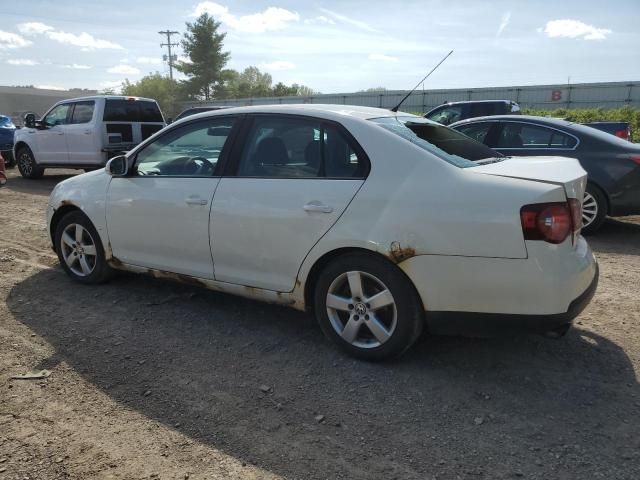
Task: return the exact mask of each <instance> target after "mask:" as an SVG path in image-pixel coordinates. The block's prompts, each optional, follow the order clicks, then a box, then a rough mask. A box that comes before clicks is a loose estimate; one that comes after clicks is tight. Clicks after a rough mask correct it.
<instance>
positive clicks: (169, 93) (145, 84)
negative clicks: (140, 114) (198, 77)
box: [122, 72, 186, 116]
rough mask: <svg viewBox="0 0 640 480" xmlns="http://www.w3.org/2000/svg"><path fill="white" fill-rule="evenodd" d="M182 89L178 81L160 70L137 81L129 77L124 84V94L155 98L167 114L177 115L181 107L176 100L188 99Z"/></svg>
mask: <svg viewBox="0 0 640 480" xmlns="http://www.w3.org/2000/svg"><path fill="white" fill-rule="evenodd" d="M182 90H183V89H182V88H181V86H180V85H179V84H178V82H176V81H175V80H171V79H170V78H169V77H165V76H164V75H162V74H160V72H156V73H150V74H149V75H146V76H144V77H142V78H141V79H140V80H138V81H137V82H135V83H131V82H129V80H128V79H127V80H125V81H124V83H123V84H122V94H123V95H130V96H132V97H148V98H153V99H154V100H156V101H157V102H158V103H159V104H160V108H161V109H162V111H163V112H164V114H165V115H167V116H175V115H176V113H178V112H177V110H178V108H177V107H179V106H178V105H177V104H176V102H179V101H181V100H186V95H185V94H184V93H183V91H182Z"/></svg>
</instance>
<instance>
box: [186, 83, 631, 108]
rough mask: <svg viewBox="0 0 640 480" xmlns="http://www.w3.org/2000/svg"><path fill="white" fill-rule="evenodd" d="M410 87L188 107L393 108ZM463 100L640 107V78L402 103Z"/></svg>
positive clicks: (442, 93) (421, 96) (469, 92)
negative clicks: (318, 105)
mask: <svg viewBox="0 0 640 480" xmlns="http://www.w3.org/2000/svg"><path fill="white" fill-rule="evenodd" d="M407 93H408V90H393V91H391V90H387V91H383V92H357V93H341V94H327V95H312V96H308V97H302V96H294V97H255V98H241V99H232V100H217V101H209V102H184V103H183V104H182V105H183V107H184V108H187V107H191V106H202V105H229V106H244V105H273V104H287V103H329V104H341V105H361V106H369V107H380V108H387V109H388V108H392V107H394V106H395V105H397V104H398V102H400V100H401V99H402V98H403V97H404V96H405V95H406V94H407ZM461 100H513V101H515V102H518V103H519V104H520V105H521V106H522V107H525V108H527V107H528V108H541V109H555V108H594V107H596V108H597V107H602V108H617V107H623V106H625V105H631V106H634V107H640V82H607V83H576V84H558V85H532V86H521V87H496V88H463V89H451V90H424V91H423V90H416V91H415V92H413V93H412V94H411V95H410V96H409V98H407V100H406V101H405V102H404V104H403V105H402V108H401V110H403V111H405V112H416V113H417V112H423V113H424V112H427V111H429V110H430V109H431V108H433V107H436V106H438V105H440V104H442V103H445V102H455V101H461Z"/></svg>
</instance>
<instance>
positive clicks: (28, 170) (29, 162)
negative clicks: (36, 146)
mask: <svg viewBox="0 0 640 480" xmlns="http://www.w3.org/2000/svg"><path fill="white" fill-rule="evenodd" d="M17 155H18V158H17V159H16V160H17V162H18V170H20V175H22V176H23V177H24V178H31V179H33V178H40V177H42V175H44V168H42V167H40V166H38V164H37V163H36V159H35V157H34V156H33V152H32V151H31V149H30V148H29V147H22V148H21V149H20V150H18V153H17Z"/></svg>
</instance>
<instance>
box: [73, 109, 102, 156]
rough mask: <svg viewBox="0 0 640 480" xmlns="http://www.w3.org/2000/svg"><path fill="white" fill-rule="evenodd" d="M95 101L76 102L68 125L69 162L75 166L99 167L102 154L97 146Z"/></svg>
mask: <svg viewBox="0 0 640 480" xmlns="http://www.w3.org/2000/svg"><path fill="white" fill-rule="evenodd" d="M95 103H96V102H95V101H94V100H85V101H81V102H74V103H73V105H72V110H71V113H70V115H69V123H68V125H66V127H65V129H66V131H65V135H66V139H67V148H68V151H69V162H70V163H72V164H74V165H99V164H101V163H102V152H101V151H100V147H99V145H97V144H96V135H95V133H94V132H95V129H96V123H95V119H94V118H93V117H94V111H95Z"/></svg>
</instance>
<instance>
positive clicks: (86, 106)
mask: <svg viewBox="0 0 640 480" xmlns="http://www.w3.org/2000/svg"><path fill="white" fill-rule="evenodd" d="M165 125H166V124H165V121H164V117H163V116H162V112H161V111H160V107H159V106H158V103H157V102H156V101H155V100H153V99H150V98H141V97H123V96H116V95H99V96H93V97H82V98H73V99H69V100H63V101H61V102H58V103H56V104H55V105H54V106H53V107H51V109H49V111H48V112H47V113H45V114H44V116H43V117H42V119H41V120H36V118H35V115H34V114H27V115H25V126H24V127H23V128H21V129H19V130H17V131H16V135H15V144H14V147H13V150H14V154H15V159H16V162H17V163H18V169H19V170H20V174H21V175H22V176H23V177H25V178H39V177H41V176H42V175H43V174H44V170H45V168H76V169H85V170H93V169H96V168H100V167H103V166H104V165H105V163H106V162H107V160H108V159H109V158H111V157H113V156H115V155H117V154H119V153H121V152H125V151H128V150H131V149H132V148H134V147H135V146H136V145H138V144H139V143H140V142H142V141H143V140H146V139H147V138H149V137H150V136H152V135H153V134H154V133H156V132H157V131H159V130H161V129H162V128H163V127H164V126H165Z"/></svg>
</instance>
